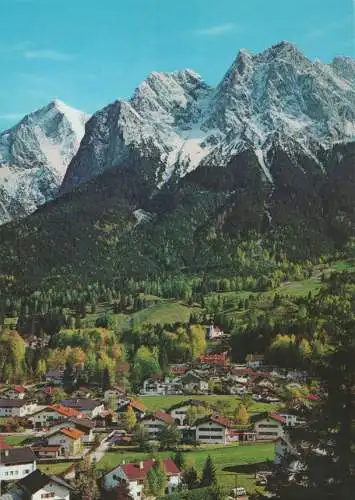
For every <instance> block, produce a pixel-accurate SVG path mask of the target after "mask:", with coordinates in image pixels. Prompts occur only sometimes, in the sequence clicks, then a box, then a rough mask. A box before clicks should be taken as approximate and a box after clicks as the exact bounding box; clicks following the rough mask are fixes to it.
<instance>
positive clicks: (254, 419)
mask: <svg viewBox="0 0 355 500" xmlns="http://www.w3.org/2000/svg"><path fill="white" fill-rule="evenodd" d="M267 418H271V419H272V420H275V421H276V422H279V423H280V424H284V423H286V420H285V418H284V417H281V415H278V414H277V413H268V412H263V413H257V414H256V415H252V416H251V417H250V421H251V422H252V423H254V424H255V423H256V422H260V420H265V419H267Z"/></svg>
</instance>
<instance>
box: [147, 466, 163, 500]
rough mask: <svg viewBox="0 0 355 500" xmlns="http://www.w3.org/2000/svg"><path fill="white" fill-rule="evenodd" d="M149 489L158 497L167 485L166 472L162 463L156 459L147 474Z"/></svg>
mask: <svg viewBox="0 0 355 500" xmlns="http://www.w3.org/2000/svg"><path fill="white" fill-rule="evenodd" d="M147 478H148V485H149V491H150V493H151V494H152V495H154V496H156V497H159V496H161V495H163V494H164V492H165V488H166V486H167V479H166V473H165V470H164V466H163V464H162V463H161V462H160V461H159V460H157V461H156V462H155V463H154V465H153V467H152V468H151V469H150V470H149V472H148V474H147Z"/></svg>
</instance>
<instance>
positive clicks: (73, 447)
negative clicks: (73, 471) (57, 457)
mask: <svg viewBox="0 0 355 500" xmlns="http://www.w3.org/2000/svg"><path fill="white" fill-rule="evenodd" d="M83 437H84V433H83V432H81V431H79V430H78V429H74V427H63V428H60V429H56V430H54V431H53V432H51V433H50V434H48V435H47V442H48V445H49V446H60V447H61V453H62V455H64V456H66V457H78V456H81V455H82V454H83Z"/></svg>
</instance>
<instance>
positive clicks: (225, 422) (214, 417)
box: [195, 415, 232, 428]
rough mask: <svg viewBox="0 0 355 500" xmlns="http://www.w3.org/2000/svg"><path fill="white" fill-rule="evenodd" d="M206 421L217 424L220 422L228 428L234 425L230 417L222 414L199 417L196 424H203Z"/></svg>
mask: <svg viewBox="0 0 355 500" xmlns="http://www.w3.org/2000/svg"><path fill="white" fill-rule="evenodd" d="M204 422H213V423H215V424H219V425H222V426H223V427H228V428H229V427H231V426H232V422H231V421H230V420H229V419H228V418H226V417H222V416H220V415H206V416H205V417H202V418H200V419H198V420H197V421H196V423H195V425H196V426H198V425H200V424H203V423H204Z"/></svg>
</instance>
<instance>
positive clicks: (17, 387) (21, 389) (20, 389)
mask: <svg viewBox="0 0 355 500" xmlns="http://www.w3.org/2000/svg"><path fill="white" fill-rule="evenodd" d="M7 391H15V392H17V393H18V394H21V393H23V392H26V389H25V387H24V386H23V385H15V386H14V387H9V388H8V389H7Z"/></svg>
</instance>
